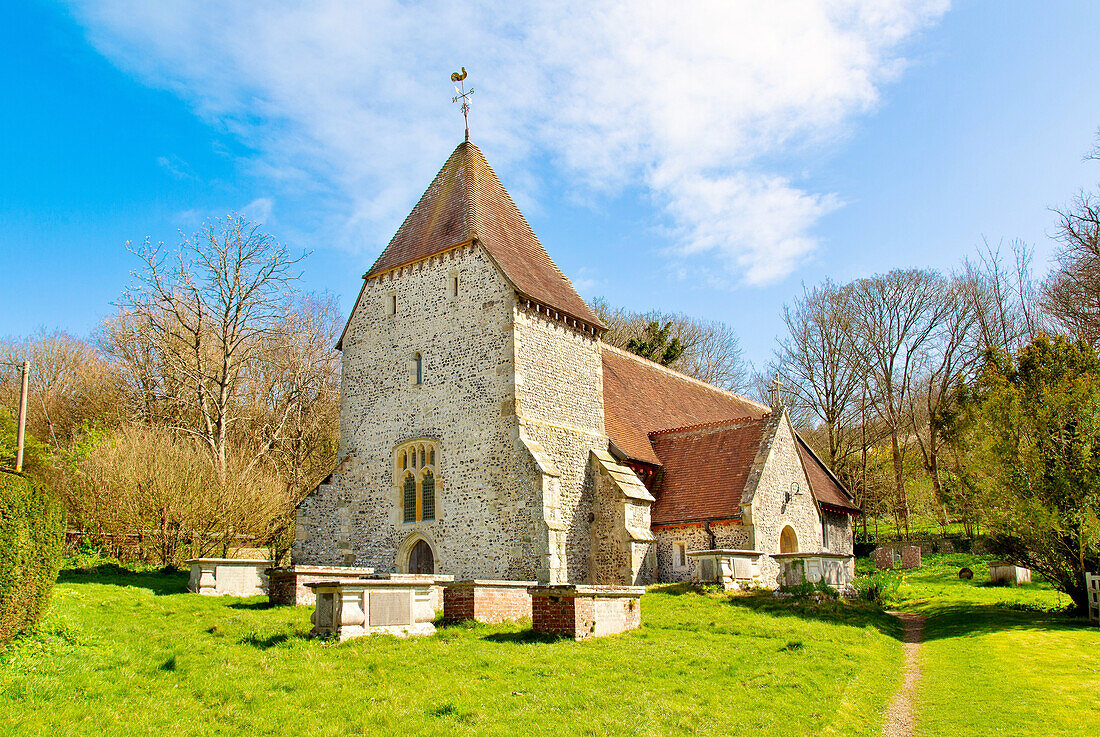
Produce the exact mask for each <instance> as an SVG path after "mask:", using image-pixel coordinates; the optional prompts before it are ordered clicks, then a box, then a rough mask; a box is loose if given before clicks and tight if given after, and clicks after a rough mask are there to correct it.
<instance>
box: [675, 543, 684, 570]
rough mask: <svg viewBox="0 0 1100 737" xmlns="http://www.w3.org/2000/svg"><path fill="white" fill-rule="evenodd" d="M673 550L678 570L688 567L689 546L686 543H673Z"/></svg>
mask: <svg viewBox="0 0 1100 737" xmlns="http://www.w3.org/2000/svg"><path fill="white" fill-rule="evenodd" d="M673 549H674V551H675V563H676V567H677V568H686V567H687V544H686V543H681V542H678V543H673Z"/></svg>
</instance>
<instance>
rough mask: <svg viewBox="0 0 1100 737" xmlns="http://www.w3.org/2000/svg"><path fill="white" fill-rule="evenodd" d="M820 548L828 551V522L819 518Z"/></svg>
mask: <svg viewBox="0 0 1100 737" xmlns="http://www.w3.org/2000/svg"><path fill="white" fill-rule="evenodd" d="M821 547H823V548H825V549H826V550H828V549H829V522H828V521H827V520H826V519H825V516H824V515H822V516H821Z"/></svg>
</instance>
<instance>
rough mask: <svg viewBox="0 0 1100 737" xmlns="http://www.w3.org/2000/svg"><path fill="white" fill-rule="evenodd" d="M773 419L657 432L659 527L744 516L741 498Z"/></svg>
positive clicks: (653, 514) (656, 511)
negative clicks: (659, 469)
mask: <svg viewBox="0 0 1100 737" xmlns="http://www.w3.org/2000/svg"><path fill="white" fill-rule="evenodd" d="M767 426H768V420H767V418H765V419H761V420H743V421H739V422H733V423H726V424H725V425H720V426H714V425H707V426H704V427H702V428H686V429H683V430H676V431H673V432H660V433H652V434H651V435H650V437H651V438H652V439H653V448H654V450H655V451H656V454H657V457H658V458H660V459H661V466H662V468H661V476H660V482H659V485H658V488H657V489H656V493H655V496H656V497H657V501H656V502H654V504H653V507H652V509H651V510H650V515H651V519H652V523H653V524H655V525H661V524H666V525H667V524H671V523H674V522H691V521H698V520H708V519H709V520H714V519H735V518H738V517H740V516H741V497H742V492H743V491H744V488H745V483H746V482H747V481H748V478H749V472H750V470H751V469H752V464H753V460H754V459H755V458H756V454H757V452H758V451H759V450H760V444H761V442H762V441H763V440H764V437H763V436H764V432H765V430H766V429H767Z"/></svg>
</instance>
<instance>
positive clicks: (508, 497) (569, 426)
mask: <svg viewBox="0 0 1100 737" xmlns="http://www.w3.org/2000/svg"><path fill="white" fill-rule="evenodd" d="M363 280H364V283H363V287H362V290H361V291H360V293H359V297H358V299H357V300H356V302H355V306H354V307H353V308H352V310H351V315H350V317H349V318H348V322H347V325H346V327H345V328H344V331H343V334H342V335H341V337H340V341H339V343H338V344H337V348H339V349H340V350H341V351H342V367H343V378H342V396H341V417H340V447H339V453H338V458H339V463H338V465H337V467H336V468H335V470H334V471H333V472H332V474H331V475H330V476H329V477H328V478H327V479H325V481H324V482H323V483H321V484H320V485H319V486H318V487H317V488H316V490H314V491H313V492H312V493H311V494H310V495H309V496H307V497H306V498H305V499H304V500H303V501H302V502H301V504H299V506H298V509H297V512H296V522H297V539H296V541H295V543H294V547H293V560H294V563H295V564H300V565H345V566H369V567H373V568H374V569H375V571H376V572H379V573H385V572H405V573H436V574H440V575H444V574H450V575H454V576H455V578H456V579H462V578H480V579H512V580H533V581H538V582H540V583H596V584H642V583H650V582H654V581H677V580H686V579H689V578H690V577H691V576H692V574H693V567H694V566H695V565H696V562H695V558H694V557H693V556H691V555H688V553H689V552H692V551H698V550H711V549H735V550H741V551H744V550H748V551H758V552H759V554H760V556H759V559H758V560H759V577H758V580H759V581H760V582H761V583H763V584H764V585H767V586H774V585H776V583H777V581H778V575H779V572H780V565H779V562H778V560H776V559H774V558H773V557H772V556H773V555H775V554H779V553H794V552H798V551H821V552H829V551H831V552H833V553H840V554H850V553H851V552H852V544H853V517H854V515H856V514H858V512H859V510H858V509H857V508H856V506H855V504H854V503H853V501H852V498H851V496H850V495H849V494H848V492H847V491H846V490H845V489H844V487H843V486H842V485H841V484H840V483H839V482H838V481H837V479H836V478H835V477H834V476H833V475H832V474H831V473H830V472H829V470H828V468H826V466H825V465H824V464H823V463H822V462H821V461H820V460H819V459H818V458H817V457H816V456H815V455H814V453H813V451H812V450H810V448H809V447H808V446H807V445H806V444H805V443H804V442H803V441H802V440H801V439H800V438H799V437H798V435H797V434H796V433H795V432H794V430H793V428H792V426H791V422H790V419H789V417H788V416H787V414H786V413H785V412H784V411H782V410H776V411H772V410H771V409H770V408H768V407H766V406H764V405H762V404H759V403H757V402H754V401H752V400H749V399H746V398H745V397H741V396H738V395H736V394H732V393H730V392H727V391H724V390H722V389H719V388H717V387H714V386H710V385H708V384H705V383H703V382H701V381H698V380H696V379H693V378H689V377H687V376H684V375H682V374H680V373H677V372H676V371H672V370H670V369H668V368H665V367H663V366H660V365H658V364H656V363H652V362H650V361H647V360H645V359H642V358H639V357H637V356H634V355H632V354H630V353H627V352H625V351H622V350H619V349H617V348H614V347H611V346H609V345H607V344H606V343H604V342H602V341H601V340H600V336H601V334H602V333H603V332H604V326H603V324H601V322H600V320H599V318H598V317H597V316H596V315H595V314H594V313H593V312H592V310H591V309H590V308H589V306H588V305H587V304H586V303H585V302H584V300H583V299H581V297H580V296H579V295H578V294H577V292H576V291H575V290H574V289H573V286H572V284H571V283H570V282H569V280H568V279H567V278H566V277H565V275H564V274H563V273H562V272H561V271H560V270H559V269H558V268H557V266H555V264H554V262H553V261H552V260H551V258H550V256H549V255H548V254H547V252H546V250H545V249H544V248H543V246H542V244H541V243H540V242H539V240H538V238H537V237H536V236H535V234H534V232H533V231H532V230H531V227H530V226H529V225H528V224H527V221H526V220H525V219H524V217H523V215H522V214H521V213H520V212H519V210H518V209H517V208H516V205H515V204H514V203H513V202H512V198H511V197H510V196H509V195H508V193H507V192H506V191H505V189H504V187H503V186H502V185H501V183H500V181H499V179H498V178H497V176H496V174H495V172H494V171H493V169H492V168H491V167H490V166H489V164H488V163H487V162H486V160H485V158H484V156H483V155H482V153H481V151H480V150H479V149H478V148H477V147H476V146H475V145H474V144H472V143H470V142H468V141H467V142H465V143H462V144H461V145H459V146H458V148H456V149H455V151H454V153H452V154H451V156H450V158H449V159H448V160H447V162H446V163H445V164H444V165H443V168H442V169H441V170H440V171H439V173H438V174H437V175H436V177H435V179H434V180H433V181H432V183H431V186H429V187H428V189H427V191H426V192H425V193H424V195H423V196H422V197H421V199H420V201H419V202H418V203H417V205H416V207H415V208H414V209H413V211H412V212H411V213H410V214H409V216H408V217H407V218H406V219H405V222H404V223H403V224H402V225H401V228H400V229H399V230H398V231H397V234H396V235H394V237H393V240H391V241H390V243H389V245H388V246H387V247H386V249H385V250H384V251H383V252H382V254H381V255H380V256H379V257H378V260H377V261H376V262H375V263H374V265H373V266H372V267H371V268H370V270H369V271H367V273H366V275H365V276H364V277H363Z"/></svg>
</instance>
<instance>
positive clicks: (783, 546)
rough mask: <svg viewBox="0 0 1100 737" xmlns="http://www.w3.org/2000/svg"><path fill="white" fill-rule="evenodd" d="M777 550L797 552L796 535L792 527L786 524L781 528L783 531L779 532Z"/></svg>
mask: <svg viewBox="0 0 1100 737" xmlns="http://www.w3.org/2000/svg"><path fill="white" fill-rule="evenodd" d="M779 552H780V553H797V552H798V536H796V535H795V534H794V528H793V527H791V526H790V525H787V526H786V527H784V528H783V532H781V533H779Z"/></svg>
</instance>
